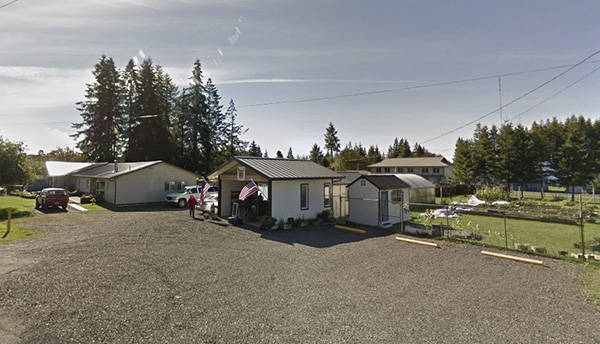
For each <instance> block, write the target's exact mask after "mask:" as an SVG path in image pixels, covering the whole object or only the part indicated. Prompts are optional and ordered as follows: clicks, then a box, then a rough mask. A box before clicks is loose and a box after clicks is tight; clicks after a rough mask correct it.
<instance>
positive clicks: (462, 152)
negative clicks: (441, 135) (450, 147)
mask: <svg viewBox="0 0 600 344" xmlns="http://www.w3.org/2000/svg"><path fill="white" fill-rule="evenodd" d="M472 145H473V144H472V142H471V141H470V140H465V139H462V138H460V137H459V138H458V139H457V140H456V146H455V149H454V159H453V162H454V172H453V174H452V178H451V179H452V180H453V181H454V182H455V183H459V184H468V185H472V184H473V183H474V170H475V166H474V164H473V159H472V157H471V153H472Z"/></svg>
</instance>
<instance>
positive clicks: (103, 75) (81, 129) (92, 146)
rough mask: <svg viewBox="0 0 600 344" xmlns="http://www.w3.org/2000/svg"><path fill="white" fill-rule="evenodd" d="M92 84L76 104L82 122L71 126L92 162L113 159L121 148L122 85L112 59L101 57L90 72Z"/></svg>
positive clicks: (78, 146)
mask: <svg viewBox="0 0 600 344" xmlns="http://www.w3.org/2000/svg"><path fill="white" fill-rule="evenodd" d="M92 74H93V75H94V82H93V83H91V84H88V85H87V87H86V92H85V98H86V100H84V101H81V102H78V103H77V106H78V107H77V110H78V111H79V112H80V115H81V117H82V122H80V123H74V124H73V128H75V129H77V132H76V133H75V134H73V135H72V137H74V138H76V139H79V138H81V140H80V141H79V142H77V148H79V149H80V150H81V151H82V152H83V153H84V154H85V155H87V156H88V157H89V158H90V159H91V160H93V161H113V160H116V159H117V158H118V157H119V155H120V152H121V149H122V142H121V137H122V136H121V135H120V133H122V132H123V131H124V125H123V124H124V121H123V119H124V116H123V109H122V107H121V105H122V99H123V94H124V93H123V88H122V82H121V78H120V75H119V72H118V71H117V68H116V67H115V63H114V61H113V59H112V58H110V57H107V56H105V55H102V56H101V57H100V60H99V61H98V63H96V65H95V67H94V71H93V72H92Z"/></svg>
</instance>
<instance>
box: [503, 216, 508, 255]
mask: <svg viewBox="0 0 600 344" xmlns="http://www.w3.org/2000/svg"><path fill="white" fill-rule="evenodd" d="M503 217H504V247H505V248H506V249H507V250H508V232H507V231H506V211H504V216H503Z"/></svg>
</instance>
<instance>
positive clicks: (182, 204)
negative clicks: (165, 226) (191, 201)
mask: <svg viewBox="0 0 600 344" xmlns="http://www.w3.org/2000/svg"><path fill="white" fill-rule="evenodd" d="M186 203H187V202H186V201H185V198H182V199H180V200H179V202H177V205H178V206H179V208H183V207H185V204H186Z"/></svg>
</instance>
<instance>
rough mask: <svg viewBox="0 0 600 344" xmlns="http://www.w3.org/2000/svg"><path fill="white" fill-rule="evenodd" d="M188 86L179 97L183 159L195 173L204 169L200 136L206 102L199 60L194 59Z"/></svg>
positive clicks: (202, 128)
mask: <svg viewBox="0 0 600 344" xmlns="http://www.w3.org/2000/svg"><path fill="white" fill-rule="evenodd" d="M189 79H190V82H189V86H188V87H187V88H186V89H184V90H183V92H182V96H181V99H180V102H181V104H180V107H181V110H182V111H183V113H182V123H180V125H181V126H182V129H183V131H184V135H183V138H184V141H185V151H186V153H185V157H184V159H185V161H187V164H186V166H187V168H188V169H191V170H192V171H195V172H197V173H202V172H205V171H202V170H203V169H206V164H204V166H202V163H201V160H202V155H201V142H200V137H201V135H202V133H203V130H204V120H205V118H206V114H207V113H208V102H207V99H206V92H205V88H204V76H203V74H202V64H201V63H200V60H196V61H194V64H193V67H192V75H191V76H190V78H189Z"/></svg>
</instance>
